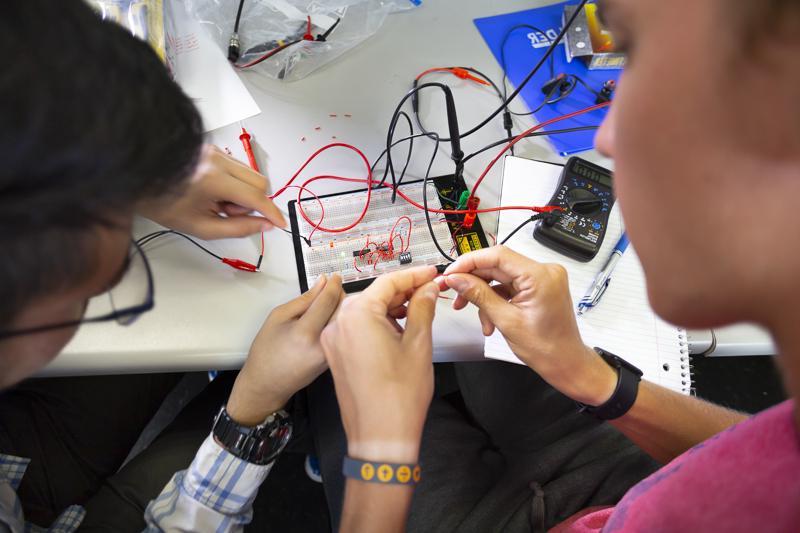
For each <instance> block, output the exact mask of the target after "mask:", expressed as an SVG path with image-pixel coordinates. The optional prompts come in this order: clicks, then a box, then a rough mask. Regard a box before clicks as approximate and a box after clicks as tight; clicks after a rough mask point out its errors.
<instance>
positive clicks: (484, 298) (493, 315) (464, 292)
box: [447, 274, 514, 328]
mask: <svg viewBox="0 0 800 533" xmlns="http://www.w3.org/2000/svg"><path fill="white" fill-rule="evenodd" d="M447 285H448V286H449V287H450V288H451V289H453V290H455V291H456V292H457V293H458V295H459V296H460V297H462V298H464V299H465V300H467V301H468V302H469V303H471V304H473V305H475V306H476V307H478V309H482V310H483V311H484V313H485V314H486V316H487V317H488V318H489V319H490V320H491V321H492V323H494V324H501V328H502V322H503V319H504V318H505V317H507V316H508V315H509V313H511V312H513V311H514V306H512V305H511V304H510V303H508V300H506V299H505V298H503V297H502V296H500V295H499V294H497V293H496V292H495V291H494V290H493V289H492V287H490V286H489V284H488V283H486V281H484V280H483V279H481V278H479V277H477V276H473V275H471V274H452V275H450V276H447Z"/></svg>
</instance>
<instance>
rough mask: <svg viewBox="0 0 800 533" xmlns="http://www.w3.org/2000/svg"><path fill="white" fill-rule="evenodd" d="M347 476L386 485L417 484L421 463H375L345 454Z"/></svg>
mask: <svg viewBox="0 0 800 533" xmlns="http://www.w3.org/2000/svg"><path fill="white" fill-rule="evenodd" d="M342 474H344V476H345V477H350V478H353V479H358V480H360V481H366V482H368V483H382V484H384V485H416V484H417V483H419V480H420V468H419V465H414V464H404V463H373V462H371V461H361V460H359V459H353V458H352V457H347V456H345V458H344V463H343V464H342Z"/></svg>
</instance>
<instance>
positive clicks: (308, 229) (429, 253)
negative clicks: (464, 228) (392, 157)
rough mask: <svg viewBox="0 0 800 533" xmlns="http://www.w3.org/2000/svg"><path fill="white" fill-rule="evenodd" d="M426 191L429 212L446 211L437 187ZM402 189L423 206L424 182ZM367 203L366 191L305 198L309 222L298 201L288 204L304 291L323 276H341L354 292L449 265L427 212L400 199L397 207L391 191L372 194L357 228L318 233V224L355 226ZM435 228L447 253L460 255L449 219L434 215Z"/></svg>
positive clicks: (305, 211)
mask: <svg viewBox="0 0 800 533" xmlns="http://www.w3.org/2000/svg"><path fill="white" fill-rule="evenodd" d="M427 189H428V192H427V199H428V207H429V208H432V209H442V202H441V200H440V198H439V195H438V193H437V189H436V186H435V185H434V184H433V183H432V182H428V185H427ZM401 190H402V191H403V193H404V194H405V195H406V196H408V197H409V198H410V199H411V200H413V201H415V202H417V203H419V204H422V182H413V183H407V184H403V185H402V186H401ZM365 201H366V191H365V190H361V191H355V192H350V193H340V194H333V195H325V196H320V197H319V199H317V198H305V199H302V200H300V204H301V205H302V209H303V212H304V213H305V217H304V216H302V213H300V212H299V211H300V210H299V209H298V206H297V204H298V202H297V201H296V200H295V201H292V202H290V203H289V218H290V221H291V225H292V233H293V236H294V247H295V259H296V262H297V273H298V277H299V279H300V288H301V290H302V291H303V292H305V291H307V290H308V288H309V287H310V286H311V285H313V284H314V283H315V282H316V280H317V278H319V276H321V275H322V274H333V273H339V274H340V275H341V276H342V282H343V284H344V289H345V291H346V292H355V291H359V290H362V289H364V288H365V287H367V286H368V285H369V284H370V283H371V282H372V280H373V279H375V278H376V277H377V276H379V275H381V274H383V273H385V272H392V271H394V270H399V269H402V268H408V267H412V266H420V265H436V266H439V265H443V264H444V263H446V260H445V259H444V257H443V256H442V254H441V253H440V252H439V250H438V249H437V248H436V245H435V244H434V241H433V238H432V236H431V232H430V231H429V230H428V226H427V223H426V221H425V212H424V211H423V210H421V209H419V208H417V207H414V206H413V205H411V204H410V203H408V202H407V201H405V200H404V199H402V198H400V197H398V198H396V199H395V201H394V202H392V190H390V189H374V190H373V191H372V198H371V199H370V204H369V209H368V210H367V212H366V214H365V216H364V218H363V219H362V220H361V222H360V223H359V224H358V225H356V226H355V227H353V228H351V229H349V230H347V231H344V232H341V233H328V232H325V231H321V230H316V231H315V226H316V225H317V224H319V225H321V226H323V227H326V228H343V227H346V226H348V225H350V224H351V223H352V222H353V221H354V220H355V219H356V218H357V217H358V215H359V213H361V212H362V210H363V208H364V203H365ZM320 204H321V205H320ZM323 210H324V215H323V214H322V212H323ZM320 219H321V222H320ZM309 221H310V222H309ZM431 227H432V229H433V235H435V237H436V240H437V242H438V243H439V246H441V247H442V249H443V250H444V251H445V252H448V253H450V254H453V253H455V252H456V243H455V241H454V239H453V236H452V235H451V227H450V223H449V222H448V221H447V219H446V218H445V217H443V216H442V215H438V214H434V213H431ZM301 236H302V237H301ZM305 239H308V240H309V242H310V244H309V242H306V241H305Z"/></svg>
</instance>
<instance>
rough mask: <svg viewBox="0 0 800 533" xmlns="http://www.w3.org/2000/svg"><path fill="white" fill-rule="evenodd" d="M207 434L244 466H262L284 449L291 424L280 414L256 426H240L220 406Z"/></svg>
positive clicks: (290, 433)
mask: <svg viewBox="0 0 800 533" xmlns="http://www.w3.org/2000/svg"><path fill="white" fill-rule="evenodd" d="M211 434H212V435H213V436H214V439H215V440H216V441H217V443H219V445H220V446H222V447H223V448H224V449H225V450H226V451H227V452H228V453H231V454H233V455H234V456H236V457H238V458H239V459H243V460H245V461H247V462H248V463H253V464H257V465H265V464H267V463H270V462H272V461H273V460H274V459H275V458H276V457H277V456H278V454H280V453H281V452H282V451H283V449H284V448H285V447H286V444H287V443H288V442H289V439H290V438H291V437H292V421H291V418H290V417H289V415H288V413H286V411H283V410H280V411H276V412H274V413H272V414H271V415H269V416H268V417H267V419H266V420H264V422H262V423H261V424H259V425H257V426H243V425H241V424H239V423H237V422H236V421H235V420H233V419H232V418H231V417H230V415H228V411H227V410H226V409H225V406H224V405H223V406H222V407H221V408H220V410H219V414H217V417H216V418H215V419H214V428H213V429H212V430H211Z"/></svg>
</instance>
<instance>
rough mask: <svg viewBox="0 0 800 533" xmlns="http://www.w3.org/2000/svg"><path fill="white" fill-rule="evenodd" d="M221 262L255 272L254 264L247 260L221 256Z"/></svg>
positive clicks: (238, 268) (237, 268)
mask: <svg viewBox="0 0 800 533" xmlns="http://www.w3.org/2000/svg"><path fill="white" fill-rule="evenodd" d="M222 262H223V263H225V264H226V265H228V266H231V267H233V268H235V269H236V270H244V271H245V272H255V271H256V266H255V265H254V264H252V263H248V262H247V261H242V260H241V259H231V258H229V257H223V258H222Z"/></svg>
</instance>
